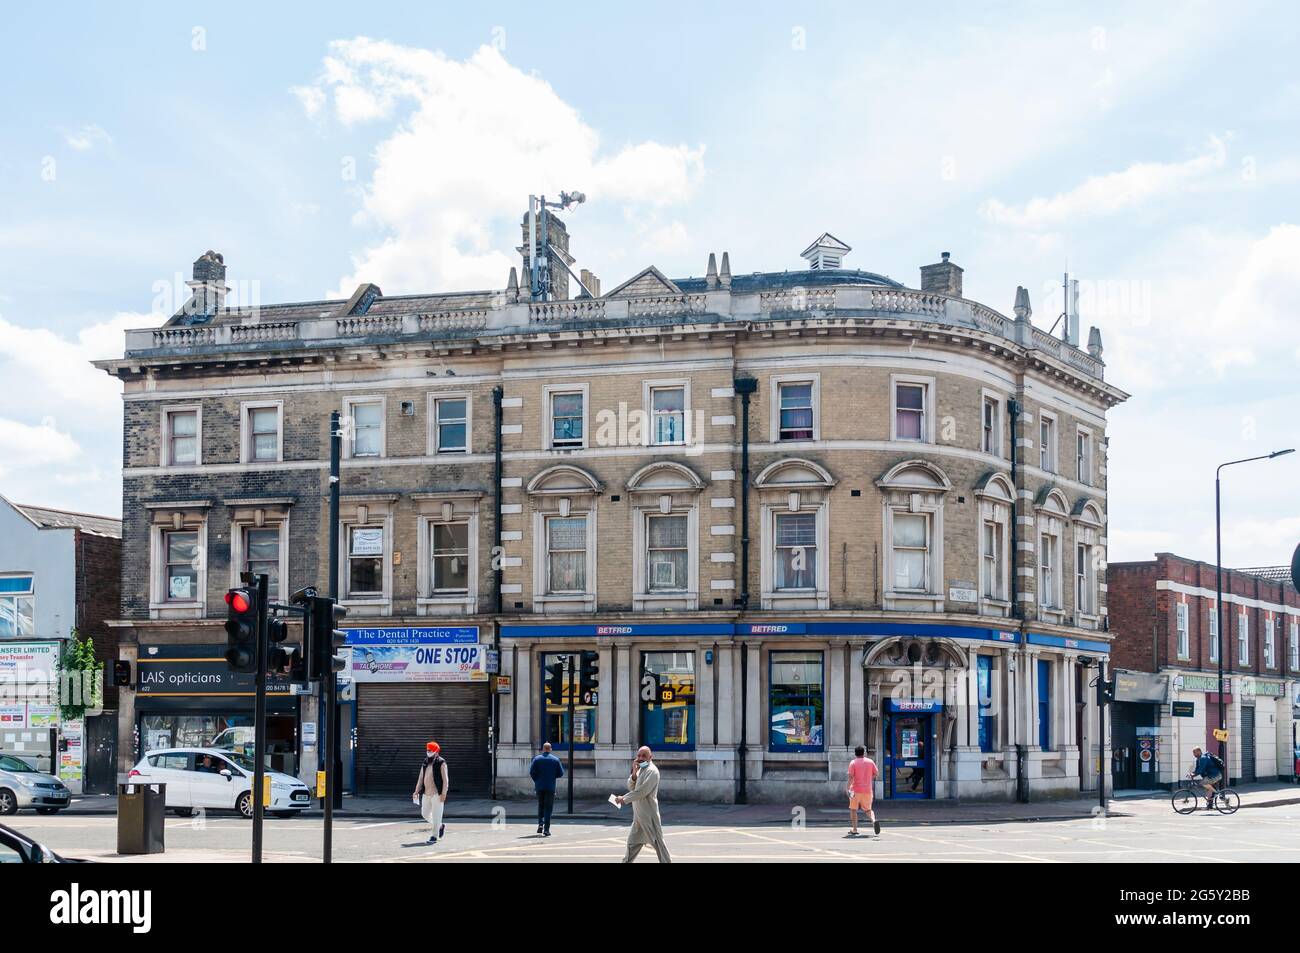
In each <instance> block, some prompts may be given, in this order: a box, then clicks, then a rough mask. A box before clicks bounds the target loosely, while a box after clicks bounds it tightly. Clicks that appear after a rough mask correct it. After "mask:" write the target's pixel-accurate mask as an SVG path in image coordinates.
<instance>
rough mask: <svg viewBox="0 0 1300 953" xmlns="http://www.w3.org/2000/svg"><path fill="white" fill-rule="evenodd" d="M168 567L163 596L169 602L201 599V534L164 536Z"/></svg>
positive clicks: (189, 533) (187, 533)
mask: <svg viewBox="0 0 1300 953" xmlns="http://www.w3.org/2000/svg"><path fill="white" fill-rule="evenodd" d="M163 550H164V558H165V560H166V567H165V569H164V573H165V575H164V577H163V585H164V589H163V595H164V597H165V599H166V601H168V602H196V601H197V600H198V598H199V568H198V567H199V534H198V533H192V532H185V533H166V534H164V536H163Z"/></svg>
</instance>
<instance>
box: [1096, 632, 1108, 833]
mask: <svg viewBox="0 0 1300 953" xmlns="http://www.w3.org/2000/svg"><path fill="white" fill-rule="evenodd" d="M1097 672H1098V674H1097V804H1098V805H1099V806H1100V807H1101V816H1102V817H1105V816H1106V771H1107V768H1106V702H1105V699H1104V697H1103V695H1102V685H1104V684H1105V682H1106V660H1105V659H1104V658H1099V659H1097Z"/></svg>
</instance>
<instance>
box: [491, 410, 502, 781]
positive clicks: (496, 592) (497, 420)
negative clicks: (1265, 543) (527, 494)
mask: <svg viewBox="0 0 1300 953" xmlns="http://www.w3.org/2000/svg"><path fill="white" fill-rule="evenodd" d="M504 393H505V392H504V390H503V389H502V388H501V386H500V385H498V386H496V387H494V388H492V435H493V444H494V446H493V461H492V506H493V519H492V595H493V601H494V602H495V605H496V614H497V617H496V618H495V619H494V620H493V621H492V649H493V650H494V651H495V652H496V655H497V666H498V668H497V675H498V677H499V676H500V665H501V610H502V607H503V605H504V602H503V596H502V593H501V584H502V580H503V576H504V569H503V568H502V565H501V560H502V557H503V556H504V555H505V553H504V551H503V550H502V546H501V504H502V500H501V476H502V465H501V414H502V411H501V399H502V397H503V395H504ZM493 681H494V682H495V679H494V680H493ZM496 687H497V686H496V685H495V684H493V686H492V688H493V692H492V697H491V699H490V703H491V707H490V708H489V717H490V719H491V722H490V725H489V727H488V733H489V737H490V738H491V745H492V800H494V801H495V800H496V798H497V749H498V748H499V747H500V746H501V739H500V725H501V695H500V694H499V693H498V692H497V691H496Z"/></svg>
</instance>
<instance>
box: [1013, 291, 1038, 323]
mask: <svg viewBox="0 0 1300 953" xmlns="http://www.w3.org/2000/svg"><path fill="white" fill-rule="evenodd" d="M1013 310H1014V311H1015V314H1016V320H1017V321H1028V320H1029V316H1030V315H1031V314H1033V313H1034V309H1033V308H1031V307H1030V306H1029V289H1028V288H1025V287H1023V286H1021V285H1016V304H1015V307H1014V308H1013Z"/></svg>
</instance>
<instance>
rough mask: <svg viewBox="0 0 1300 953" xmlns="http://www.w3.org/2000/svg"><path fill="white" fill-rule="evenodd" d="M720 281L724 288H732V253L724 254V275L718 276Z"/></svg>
mask: <svg viewBox="0 0 1300 953" xmlns="http://www.w3.org/2000/svg"><path fill="white" fill-rule="evenodd" d="M718 281H719V283H720V284H721V285H722V287H724V288H730V287H731V253H730V252H725V251H724V252H723V253H722V274H720V275H719V276H718Z"/></svg>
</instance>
